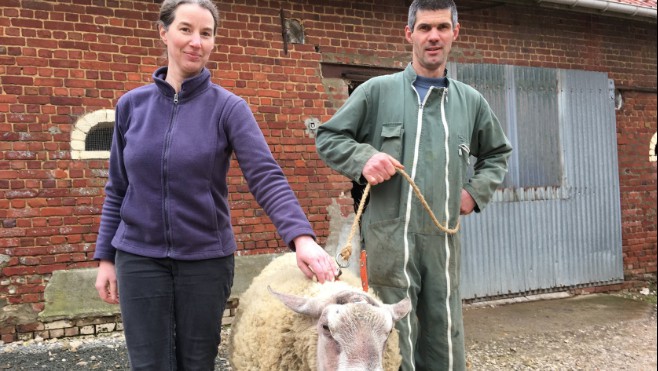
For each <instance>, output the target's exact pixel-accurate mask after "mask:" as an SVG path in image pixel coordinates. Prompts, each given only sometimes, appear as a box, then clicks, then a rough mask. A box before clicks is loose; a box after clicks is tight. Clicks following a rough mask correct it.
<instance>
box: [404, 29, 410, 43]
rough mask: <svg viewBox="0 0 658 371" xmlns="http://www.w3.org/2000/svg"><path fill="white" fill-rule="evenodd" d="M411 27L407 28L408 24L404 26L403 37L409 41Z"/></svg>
mask: <svg viewBox="0 0 658 371" xmlns="http://www.w3.org/2000/svg"><path fill="white" fill-rule="evenodd" d="M411 32H412V30H411V28H409V25H406V26H404V38H405V39H407V41H408V42H411Z"/></svg>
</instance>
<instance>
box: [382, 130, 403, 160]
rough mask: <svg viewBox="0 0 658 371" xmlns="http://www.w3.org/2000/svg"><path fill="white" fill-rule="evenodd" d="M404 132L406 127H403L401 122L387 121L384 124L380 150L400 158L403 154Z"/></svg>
mask: <svg viewBox="0 0 658 371" xmlns="http://www.w3.org/2000/svg"><path fill="white" fill-rule="evenodd" d="M403 133H404V129H403V128H402V123H401V122H391V123H385V124H384V125H383V126H382V134H381V141H382V144H381V147H380V148H379V150H380V151H381V152H384V153H387V154H389V155H391V156H393V157H395V158H396V159H398V160H400V159H401V154H402V134H403Z"/></svg>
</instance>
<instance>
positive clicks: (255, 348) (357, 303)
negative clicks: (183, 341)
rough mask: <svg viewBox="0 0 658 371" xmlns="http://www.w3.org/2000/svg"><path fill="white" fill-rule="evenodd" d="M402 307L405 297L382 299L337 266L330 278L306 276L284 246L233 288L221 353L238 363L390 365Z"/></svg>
mask: <svg viewBox="0 0 658 371" xmlns="http://www.w3.org/2000/svg"><path fill="white" fill-rule="evenodd" d="M270 287H271V288H270ZM282 292H285V294H284V293H282ZM284 304H285V305H284ZM286 306H287V307H288V308H286ZM291 309H292V310H291ZM410 310H411V302H410V301H409V299H403V300H401V301H400V302H398V303H396V304H391V305H386V304H382V303H381V301H380V300H379V299H377V298H376V297H375V296H374V295H373V294H372V293H371V292H370V293H365V292H363V290H362V289H361V281H360V279H359V278H358V277H356V276H355V275H354V274H353V273H351V272H348V271H345V270H344V271H343V274H342V276H341V277H340V280H338V281H335V282H325V283H324V284H319V283H317V282H315V281H312V280H309V279H308V278H306V277H305V276H304V275H303V274H302V273H301V271H300V270H299V269H298V268H297V264H296V260H295V255H294V253H288V254H284V255H282V256H280V257H278V258H276V259H274V260H273V261H272V262H271V263H270V264H268V265H267V267H265V269H263V271H262V272H261V274H260V275H258V276H257V277H256V278H254V280H253V282H252V283H251V285H250V286H249V289H247V291H245V292H244V293H243V294H242V295H240V302H239V305H238V309H237V313H236V317H235V319H234V322H233V325H232V326H231V327H232V329H231V338H230V341H229V349H230V357H229V361H230V362H231V365H232V366H233V368H234V369H236V370H240V371H250V370H295V371H297V370H322V371H330V370H331V371H333V370H337V371H338V370H353V371H356V370H364V371H365V370H368V371H373V370H374V371H378V370H398V369H399V367H400V362H401V357H400V349H399V345H398V334H397V331H396V330H395V329H394V324H395V322H396V321H397V320H399V319H401V318H402V317H404V316H405V315H407V313H409V311H410ZM384 348H385V349H384ZM382 353H384V354H382Z"/></svg>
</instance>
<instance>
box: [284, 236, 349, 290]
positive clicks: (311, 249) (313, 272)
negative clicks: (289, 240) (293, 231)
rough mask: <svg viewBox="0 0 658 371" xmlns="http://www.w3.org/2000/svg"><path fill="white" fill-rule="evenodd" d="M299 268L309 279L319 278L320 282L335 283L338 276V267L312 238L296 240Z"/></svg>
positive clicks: (303, 237) (306, 237)
mask: <svg viewBox="0 0 658 371" xmlns="http://www.w3.org/2000/svg"><path fill="white" fill-rule="evenodd" d="M294 242H295V251H296V256H297V266H298V267H299V269H301V271H302V272H303V273H304V274H305V275H306V277H308V278H313V276H315V277H317V279H318V282H320V283H324V282H325V281H333V280H334V279H335V277H336V275H337V274H338V265H337V264H336V262H335V260H334V258H332V257H331V255H329V254H327V252H326V251H324V249H323V248H322V247H320V245H318V244H317V243H316V242H315V240H314V239H313V238H312V237H311V236H299V237H297V238H295V240H294Z"/></svg>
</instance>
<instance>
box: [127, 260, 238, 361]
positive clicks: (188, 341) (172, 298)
mask: <svg viewBox="0 0 658 371" xmlns="http://www.w3.org/2000/svg"><path fill="white" fill-rule="evenodd" d="M115 263H116V271H117V280H118V286H119V302H120V305H121V316H122V320H123V327H124V333H125V337H126V345H127V347H128V355H129V358H130V364H131V368H132V370H153V371H156V370H157V371H166V370H178V371H191V370H203V371H211V370H214V365H215V358H216V357H217V352H218V346H219V343H220V341H221V337H220V334H221V320H222V315H223V313H224V308H225V307H226V301H227V300H228V298H229V295H230V294H231V286H232V285H233V273H234V266H235V263H234V257H233V255H230V256H227V257H223V258H217V259H208V260H197V261H182V260H173V259H168V258H165V259H154V258H148V257H143V256H139V255H134V254H129V253H126V252H122V251H117V255H116V262H115Z"/></svg>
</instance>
